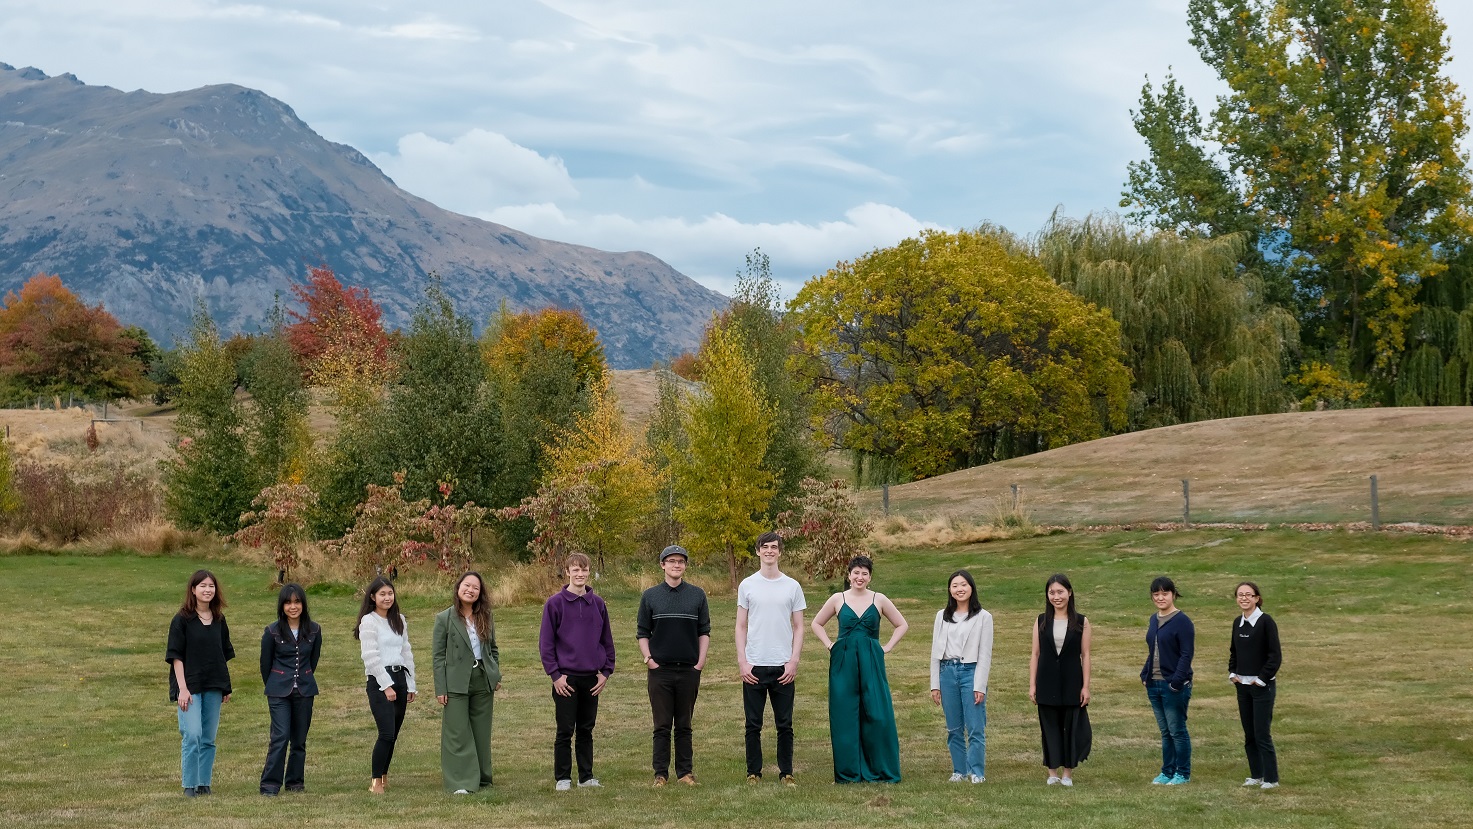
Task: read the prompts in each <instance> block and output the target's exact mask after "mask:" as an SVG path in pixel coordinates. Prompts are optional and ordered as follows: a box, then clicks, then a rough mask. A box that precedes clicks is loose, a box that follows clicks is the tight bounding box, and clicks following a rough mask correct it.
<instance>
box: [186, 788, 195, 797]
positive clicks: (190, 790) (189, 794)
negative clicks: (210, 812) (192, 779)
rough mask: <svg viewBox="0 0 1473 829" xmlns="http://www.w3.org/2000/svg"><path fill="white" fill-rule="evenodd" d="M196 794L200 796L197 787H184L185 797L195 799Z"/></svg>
mask: <svg viewBox="0 0 1473 829" xmlns="http://www.w3.org/2000/svg"><path fill="white" fill-rule="evenodd" d="M196 794H198V792H197V790H196V789H195V787H193V786H185V787H184V796H185V797H194V796H195V795H196Z"/></svg>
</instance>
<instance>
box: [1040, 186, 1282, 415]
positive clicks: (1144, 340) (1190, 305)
mask: <svg viewBox="0 0 1473 829" xmlns="http://www.w3.org/2000/svg"><path fill="white" fill-rule="evenodd" d="M1034 244H1035V247H1036V250H1037V253H1038V257H1039V259H1040V260H1041V261H1042V262H1043V265H1044V267H1045V268H1046V269H1047V270H1048V272H1049V275H1050V276H1052V277H1053V278H1054V279H1055V280H1056V281H1058V283H1059V284H1061V285H1064V286H1066V287H1068V288H1070V289H1071V290H1073V291H1074V292H1075V293H1077V294H1079V295H1080V296H1082V297H1084V298H1085V299H1087V300H1089V301H1090V302H1093V303H1095V304H1096V305H1099V306H1101V307H1103V308H1108V309H1109V310H1110V313H1111V314H1112V315H1113V316H1114V317H1115V319H1116V321H1118V322H1119V323H1120V339H1121V345H1122V347H1123V348H1124V350H1125V355H1126V358H1125V363H1126V365H1127V366H1129V367H1130V370H1131V373H1132V374H1133V375H1134V377H1135V382H1134V384H1133V386H1132V389H1131V398H1130V428H1132V429H1149V428H1151V427H1154V426H1169V425H1171V424H1174V423H1187V422H1190V421H1194V420H1207V419H1210V418H1215V417H1236V416H1240V415H1251V414H1264V413H1268V412H1281V411H1284V409H1285V408H1286V407H1287V406H1288V405H1289V403H1290V399H1291V398H1290V395H1289V392H1288V389H1287V388H1286V387H1285V385H1284V379H1283V378H1284V374H1285V372H1286V370H1287V369H1289V368H1290V367H1291V365H1292V361H1293V357H1294V356H1295V355H1296V351H1297V348H1298V343H1299V326H1298V325H1297V324H1296V323H1295V321H1294V317H1293V315H1292V314H1290V313H1289V312H1288V311H1285V310H1284V309H1282V308H1279V307H1277V306H1273V305H1269V304H1267V303H1265V302H1264V301H1263V296H1262V283H1261V282H1260V281H1259V280H1258V278H1257V277H1256V276H1254V275H1253V274H1252V273H1251V272H1245V273H1240V272H1239V268H1238V262H1239V261H1240V260H1241V259H1242V257H1243V245H1244V236H1243V235H1242V234H1234V235H1230V236H1220V237H1217V238H1215V239H1206V238H1200V237H1199V238H1189V237H1182V236H1179V235H1177V234H1176V233H1173V232H1168V231H1155V232H1151V231H1140V230H1136V229H1133V228H1129V227H1127V226H1125V225H1124V224H1123V223H1122V222H1121V221H1120V220H1119V219H1118V218H1115V217H1113V216H1108V215H1107V216H1091V217H1088V218H1086V219H1084V220H1082V221H1079V220H1069V219H1060V218H1055V219H1054V220H1053V221H1051V222H1050V223H1049V224H1048V225H1047V226H1046V227H1045V228H1044V229H1043V231H1042V232H1040V233H1039V235H1038V236H1037V237H1036V238H1035V240H1034Z"/></svg>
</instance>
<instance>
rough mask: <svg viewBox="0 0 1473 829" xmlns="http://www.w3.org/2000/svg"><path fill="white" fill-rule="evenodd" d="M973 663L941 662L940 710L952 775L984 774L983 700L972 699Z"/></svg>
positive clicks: (984, 733) (984, 724) (985, 743)
mask: <svg viewBox="0 0 1473 829" xmlns="http://www.w3.org/2000/svg"><path fill="white" fill-rule="evenodd" d="M976 673H977V664H976V663H975V662H957V661H955V660H949V661H943V662H942V663H941V710H942V711H943V712H945V714H946V748H947V750H948V751H950V752H951V770H952V772H954V773H956V774H975V775H977V776H978V777H983V776H985V775H986V766H987V700H986V698H984V699H983V700H982V701H981V702H973V701H972V700H974V699H976V697H974V696H973V695H972V693H973V692H972V678H973V677H974V676H975V675H976Z"/></svg>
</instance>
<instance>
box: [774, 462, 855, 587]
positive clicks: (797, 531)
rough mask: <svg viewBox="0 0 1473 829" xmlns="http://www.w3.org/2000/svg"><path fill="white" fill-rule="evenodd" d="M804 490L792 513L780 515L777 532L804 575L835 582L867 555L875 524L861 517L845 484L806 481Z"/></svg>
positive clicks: (803, 484)
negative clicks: (861, 556) (855, 559)
mask: <svg viewBox="0 0 1473 829" xmlns="http://www.w3.org/2000/svg"><path fill="white" fill-rule="evenodd" d="M802 490H803V494H802V495H800V496H798V498H796V499H795V500H794V503H793V509H791V510H787V511H785V512H782V513H780V514H779V515H778V517H777V523H778V532H779V533H781V534H782V537H783V538H785V539H787V540H788V542H789V543H790V544H792V545H793V554H794V558H795V559H796V560H797V561H798V563H799V564H800V565H801V566H802V567H803V569H804V571H805V572H807V573H808V574H809V575H811V576H814V577H816V578H827V579H831V578H834V577H835V576H838V575H839V574H841V573H843V572H844V569H845V568H846V567H848V566H849V562H850V561H851V560H852V559H853V558H854V557H855V556H857V555H861V554H864V553H866V552H868V548H867V547H866V545H865V540H866V539H867V538H869V534H870V530H871V529H873V526H872V522H870V521H869V520H868V519H866V518H864V517H863V516H862V515H860V512H859V505H858V504H856V503H855V502H854V498H853V496H852V495H851V494H850V492H849V487H848V486H846V485H845V483H844V482H843V481H827V482H825V481H820V480H818V479H817V478H804V479H803V481H802Z"/></svg>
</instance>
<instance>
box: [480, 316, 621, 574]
mask: <svg viewBox="0 0 1473 829" xmlns="http://www.w3.org/2000/svg"><path fill="white" fill-rule="evenodd" d="M480 346H481V357H482V359H483V360H484V361H485V370H486V372H487V374H488V376H489V378H490V381H491V387H492V393H493V397H494V398H495V400H496V406H497V414H498V418H499V425H500V430H501V431H500V435H501V441H502V458H503V460H504V464H503V466H502V468H501V475H500V477H499V478H498V482H497V483H498V489H497V495H496V498H495V500H493V501H491V502H489V503H493V504H496V505H501V506H510V505H512V504H516V503H518V502H520V501H521V500H522V499H523V498H526V497H528V496H530V495H532V494H533V493H534V492H535V491H536V489H537V484H538V481H539V480H541V479H542V476H543V473H544V472H545V471H546V469H547V458H546V453H545V447H547V446H549V445H550V444H551V443H552V441H553V438H554V436H555V435H557V434H559V433H560V432H561V431H563V430H566V429H568V428H569V427H571V426H572V425H573V422H574V419H575V418H576V417H577V415H578V414H579V413H580V412H583V411H585V410H586V409H587V408H588V399H589V389H591V388H592V386H593V384H594V383H595V382H597V381H599V380H600V379H601V378H602V377H603V375H604V373H605V372H606V371H607V370H608V367H607V365H606V363H605V362H604V355H603V348H602V346H600V345H599V344H598V335H597V334H596V333H595V332H594V331H593V329H591V328H589V327H588V325H587V324H586V323H585V322H584V321H583V317H582V316H581V315H580V314H578V312H576V311H566V310H560V309H554V308H547V309H543V310H541V311H536V312H522V313H516V314H513V313H511V312H510V311H509V310H507V308H506V307H505V306H504V305H503V306H502V308H501V309H500V311H499V312H498V313H497V314H495V315H493V317H492V318H491V321H490V324H489V325H487V326H486V330H485V332H484V333H483V334H482V335H481V343H480ZM501 532H502V533H503V537H504V539H505V540H506V542H507V544H508V545H509V546H511V547H514V548H517V549H521V548H523V547H525V546H526V544H527V543H528V542H529V541H530V540H531V538H532V532H533V530H532V526H531V524H530V522H527V521H515V522H510V523H506V524H503V525H502V526H501Z"/></svg>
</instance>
